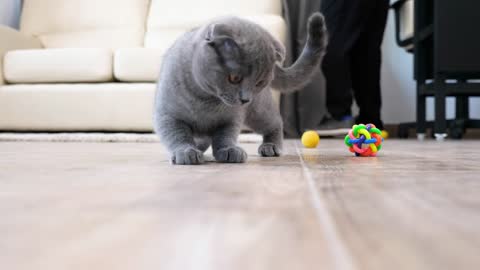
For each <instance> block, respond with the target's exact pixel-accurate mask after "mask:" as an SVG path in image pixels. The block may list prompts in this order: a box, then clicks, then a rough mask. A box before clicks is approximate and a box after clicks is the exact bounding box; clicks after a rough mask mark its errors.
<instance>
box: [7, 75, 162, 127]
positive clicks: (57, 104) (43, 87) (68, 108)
mask: <svg viewBox="0 0 480 270" xmlns="http://www.w3.org/2000/svg"><path fill="white" fill-rule="evenodd" d="M154 95H155V84H154V83H118V82H117V83H91V84H90V83H88V84H87V83H75V84H12V85H0V116H1V117H0V128H1V129H2V130H21V131H103V130H109V131H151V130H152V125H153V124H152V115H153V99H154Z"/></svg>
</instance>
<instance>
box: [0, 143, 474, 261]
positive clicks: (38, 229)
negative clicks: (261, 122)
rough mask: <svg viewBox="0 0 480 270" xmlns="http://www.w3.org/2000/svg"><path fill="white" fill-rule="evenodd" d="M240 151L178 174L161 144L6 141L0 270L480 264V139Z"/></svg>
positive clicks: (1, 161)
mask: <svg viewBox="0 0 480 270" xmlns="http://www.w3.org/2000/svg"><path fill="white" fill-rule="evenodd" d="M243 146H244V147H245V148H246V150H247V152H248V153H249V154H250V157H249V161H248V163H247V164H242V165H226V164H216V163H209V164H208V165H205V166H193V167H177V166H171V165H169V163H168V162H167V157H166V155H165V152H164V150H163V148H162V147H161V146H160V145H159V144H152V143H144V144H134V143H129V144H121V143H116V144H115V143H114V144H108V143H105V144H95V143H84V144H80V143H0V268H1V269H8V270H16V269H29V270H30V269H48V270H55V269H62V270H65V269H69V270H70V269H79V270H80V269H81V270H84V269H89V270H96V269H101V270H104V269H135V270H138V269H162V270H167V269H180V270H187V269H195V270H197V269H221V270H240V269H242V270H243V269H247V270H256V269H258V270H266V269H274V270H283V269H285V270H296V269H299V270H302V269H312V270H319V269H328V270H332V269H341V270H344V269H345V270H350V269H365V270H371V269H378V270H387V269H388V270H392V269H408V270H415V269H434V270H441V269H449V270H451V269H452V270H457V269H462V270H464V269H480V176H479V175H480V169H479V168H480V166H479V164H480V141H461V142H452V141H447V142H444V143H438V142H435V141H426V142H423V143H421V142H417V141H413V140H412V141H399V140H388V141H386V142H385V143H384V148H383V149H382V152H380V154H379V157H377V158H355V157H353V156H351V154H350V153H349V152H348V151H347V149H346V147H344V146H343V144H342V141H341V140H322V141H321V143H320V146H319V148H317V149H314V150H307V149H303V148H301V147H300V145H299V144H298V142H297V141H288V142H287V143H286V149H285V151H286V155H285V156H283V157H282V158H271V159H270V158H259V157H258V156H257V155H256V147H257V145H256V144H244V145H243Z"/></svg>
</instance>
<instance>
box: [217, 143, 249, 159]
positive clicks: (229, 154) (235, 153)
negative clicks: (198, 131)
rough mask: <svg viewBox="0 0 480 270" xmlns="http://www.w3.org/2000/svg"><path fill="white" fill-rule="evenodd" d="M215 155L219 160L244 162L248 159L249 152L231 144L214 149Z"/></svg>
mask: <svg viewBox="0 0 480 270" xmlns="http://www.w3.org/2000/svg"><path fill="white" fill-rule="evenodd" d="M213 156H214V157H215V159H216V160H217V161H218V162H224V163H244V162H245V161H247V153H246V152H245V150H243V149H242V148H240V147H238V146H231V147H226V148H222V149H219V150H217V151H214V153H213Z"/></svg>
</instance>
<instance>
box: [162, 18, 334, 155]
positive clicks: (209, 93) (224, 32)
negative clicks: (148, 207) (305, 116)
mask: <svg viewBox="0 0 480 270" xmlns="http://www.w3.org/2000/svg"><path fill="white" fill-rule="evenodd" d="M326 43H327V34H326V28H325V22H324V18H323V16H322V15H321V14H320V13H315V14H314V15H312V16H311V17H310V19H309V21H308V38H307V42H306V45H305V48H304V49H303V52H302V54H301V55H300V57H299V58H298V59H297V61H296V62H295V63H294V64H293V65H292V66H291V67H288V68H283V67H282V66H281V63H282V62H283V60H284V58H285V48H284V47H283V45H282V44H281V43H280V42H278V41H277V40H276V39H275V38H273V37H272V36H271V35H270V34H269V33H268V32H267V31H266V30H265V29H263V28H262V27H260V26H259V25H257V24H255V23H252V22H250V21H247V20H243V19H240V18H237V17H225V18H220V19H218V20H215V21H213V22H211V23H209V24H207V25H205V26H203V27H200V28H197V29H194V30H192V31H190V32H188V33H186V34H185V35H183V36H182V37H180V38H179V39H178V40H177V41H176V42H175V43H174V45H173V46H172V47H171V48H170V49H169V50H168V52H167V53H166V55H165V58H164V61H163V65H162V68H161V73H160V79H159V81H158V86H157V93H156V97H155V112H154V126H155V131H156V132H157V134H158V135H159V136H160V139H161V141H162V142H163V143H164V144H165V145H166V147H167V148H168V150H169V151H170V153H171V161H172V163H173V164H200V163H203V162H204V157H203V152H204V151H205V150H206V149H207V148H208V147H209V146H210V145H211V146H212V150H213V155H214V157H215V159H216V160H217V161H219V162H231V163H239V162H245V161H246V159H247V154H246V153H245V151H244V150H243V149H242V148H240V147H239V146H237V144H236V143H237V137H238V135H239V133H240V129H241V127H242V125H243V124H246V125H247V126H248V127H250V128H252V129H253V130H254V131H255V132H257V133H259V134H262V135H263V143H262V144H261V145H260V147H259V148H258V152H259V154H260V155H261V156H266V157H271V156H279V155H280V153H281V150H282V140H283V127H282V120H281V118H280V114H279V112H278V109H277V107H276V106H275V103H274V101H273V99H272V96H271V92H270V87H273V88H275V89H278V90H279V91H281V92H288V91H294V90H296V89H299V88H301V87H302V86H304V85H305V84H307V83H308V81H309V79H310V77H311V75H312V74H313V73H314V71H315V70H316V69H317V68H318V66H319V64H320V59H321V56H322V55H323V53H324V51H325V47H326Z"/></svg>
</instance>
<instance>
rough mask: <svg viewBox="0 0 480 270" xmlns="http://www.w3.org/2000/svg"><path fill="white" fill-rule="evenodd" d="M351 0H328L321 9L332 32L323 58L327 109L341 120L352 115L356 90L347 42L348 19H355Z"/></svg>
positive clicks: (329, 30)
mask: <svg viewBox="0 0 480 270" xmlns="http://www.w3.org/2000/svg"><path fill="white" fill-rule="evenodd" d="M349 2H352V1H351V0H345V1H343V0H340V1H339V0H324V1H323V3H322V7H321V11H322V13H323V14H324V16H325V20H326V23H327V29H328V33H329V43H328V47H327V53H326V54H325V57H324V59H323V62H322V70H323V73H324V75H325V80H326V94H327V109H328V112H329V113H330V115H331V116H332V117H333V118H335V119H337V120H339V119H341V118H342V117H344V116H346V115H351V109H350V108H351V106H352V98H353V97H352V91H351V82H350V68H349V65H350V63H349V60H348V57H347V48H346V47H345V43H346V42H347V40H349V39H352V37H351V36H350V35H349V34H348V33H347V30H348V28H349V27H346V26H347V25H346V24H347V23H350V21H352V18H351V17H352V16H351V13H352V10H351V8H349V7H348V5H349Z"/></svg>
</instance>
